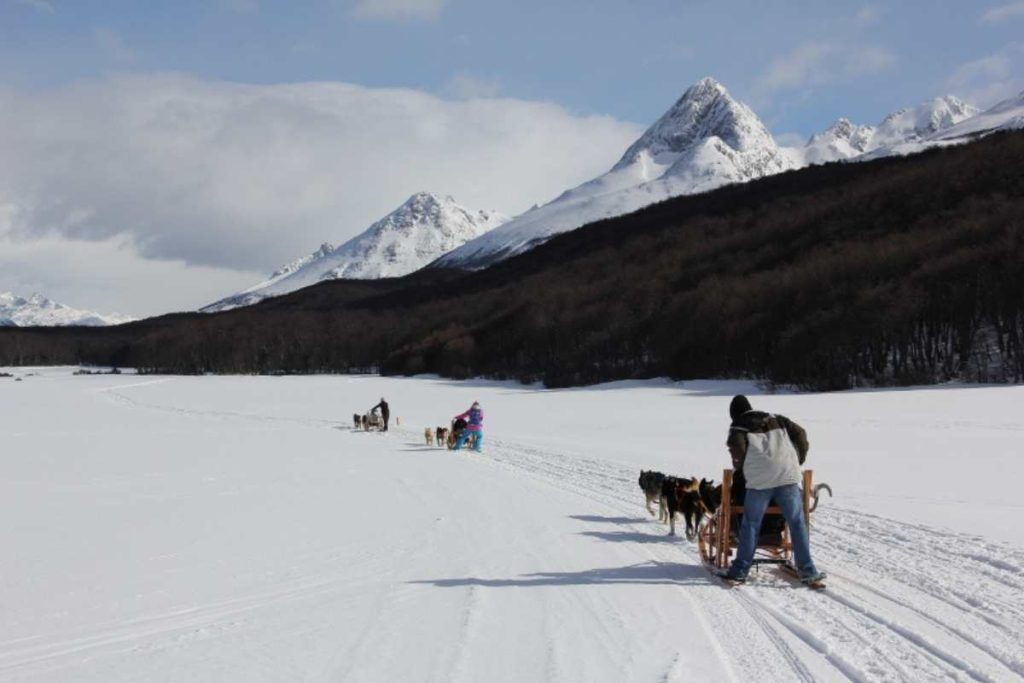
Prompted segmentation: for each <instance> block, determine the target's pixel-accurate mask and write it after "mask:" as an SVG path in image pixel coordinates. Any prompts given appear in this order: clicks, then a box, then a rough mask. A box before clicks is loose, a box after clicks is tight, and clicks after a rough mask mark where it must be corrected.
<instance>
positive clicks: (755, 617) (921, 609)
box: [0, 380, 1024, 683]
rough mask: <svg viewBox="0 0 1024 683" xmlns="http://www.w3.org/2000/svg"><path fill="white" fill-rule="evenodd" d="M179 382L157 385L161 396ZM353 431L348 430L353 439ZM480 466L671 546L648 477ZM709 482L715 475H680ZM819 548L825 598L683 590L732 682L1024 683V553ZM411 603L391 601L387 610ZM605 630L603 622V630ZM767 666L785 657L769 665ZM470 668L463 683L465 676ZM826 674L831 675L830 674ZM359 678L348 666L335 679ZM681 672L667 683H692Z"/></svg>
mask: <svg viewBox="0 0 1024 683" xmlns="http://www.w3.org/2000/svg"><path fill="white" fill-rule="evenodd" d="M160 381H167V380H155V381H154V382H160ZM154 382H143V383H139V384H135V385H120V386H114V387H107V388H104V389H100V390H98V391H99V392H100V393H102V394H103V395H104V396H106V397H109V398H110V399H111V400H113V401H114V402H115V403H118V404H120V405H122V406H124V407H126V408H131V409H145V410H156V411H168V412H174V413H180V414H187V415H196V416H200V415H201V416H214V417H223V418H229V419H238V420H245V421H253V420H256V421H260V422H267V421H270V422H276V423H289V424H302V425H305V426H308V427H310V428H337V427H338V425H339V423H338V422H337V421H330V420H324V419H303V418H288V417H281V416H274V415H259V414H244V413H232V412H227V411H209V410H190V409H186V408H181V407H176V406H165V405H158V404H152V403H144V402H141V401H137V400H135V399H134V398H132V397H129V396H126V395H125V394H124V393H122V391H123V390H125V389H129V388H131V387H135V386H144V385H147V384H152V383H154ZM343 426H344V425H343ZM391 434H392V435H393V436H401V437H408V438H414V439H418V438H419V436H420V434H419V433H417V432H416V431H415V430H410V429H403V428H395V429H392V431H391ZM468 457H469V458H470V460H468V461H467V464H471V466H482V467H492V468H495V469H498V470H503V471H505V472H507V473H509V474H512V475H514V476H526V477H529V478H531V479H533V480H536V481H537V482H538V483H540V484H543V485H545V486H549V487H552V488H555V489H558V490H561V491H565V492H569V493H572V494H575V495H578V496H581V497H583V498H585V499H588V500H590V501H591V502H593V503H596V504H598V505H600V506H601V507H602V508H604V509H606V510H608V511H611V512H613V513H616V514H619V515H622V516H623V520H622V522H621V523H620V524H619V525H618V526H619V527H620V528H621V529H622V530H623V531H624V532H630V533H636V534H644V535H652V536H657V535H663V534H665V533H666V529H665V527H663V526H662V525H660V524H658V523H657V522H656V521H655V520H654V519H653V518H652V519H650V520H645V521H633V519H631V518H637V517H647V514H648V513H647V511H646V510H645V509H644V506H643V496H642V494H641V493H640V491H639V489H638V487H637V484H636V481H635V480H636V476H637V474H638V473H637V472H636V471H634V470H633V469H629V468H626V467H624V466H622V465H620V464H617V463H612V462H607V461H602V460H597V459H593V458H588V457H585V456H581V455H578V454H571V453H565V452H555V451H548V450H544V449H541V448H537V447H532V446H524V445H521V444H516V443H514V442H510V441H505V440H500V439H494V438H489V439H488V443H487V445H486V449H485V454H484V456H483V457H479V456H475V455H472V456H468ZM672 474H677V475H685V476H693V475H697V476H701V475H705V476H706V474H707V473H691V472H686V473H684V472H676V473H672ZM812 547H813V548H814V552H815V557H816V560H817V561H818V563H819V564H820V565H821V566H822V567H823V568H824V569H825V570H826V571H828V572H829V574H830V581H829V587H828V589H826V590H825V591H822V592H818V591H809V590H807V589H805V588H803V587H802V586H799V584H797V583H796V582H795V581H794V580H792V579H790V578H783V577H781V576H772V574H774V573H777V572H773V571H772V570H770V569H769V570H761V571H759V572H757V573H755V574H752V581H750V582H748V583H747V584H746V585H744V586H739V587H735V588H723V587H722V586H721V585H720V583H719V582H718V581H717V580H716V579H713V578H712V577H710V576H708V577H707V580H706V581H700V582H695V581H693V580H692V579H686V578H682V579H680V580H679V582H680V588H679V591H680V594H681V595H680V599H681V600H682V601H684V602H686V603H687V604H688V607H689V608H690V609H689V610H688V611H689V612H690V613H692V614H693V615H694V618H696V619H698V620H699V621H700V622H701V623H702V625H704V627H705V630H706V631H707V634H708V638H709V640H710V642H711V643H712V646H713V647H714V649H715V651H716V654H717V656H718V658H719V659H720V661H721V663H722V666H723V668H724V670H725V671H726V672H727V673H728V675H729V678H730V679H731V680H734V681H735V680H753V679H755V678H756V679H757V680H779V681H792V680H801V681H816V680H851V681H931V680H955V681H980V682H983V683H988V682H993V681H1000V682H1001V681H1024V655H1022V653H1024V551H1022V550H1019V549H1017V548H1013V547H1010V546H1007V545H1004V544H1000V543H995V542H992V541H989V540H987V539H985V538H982V537H979V536H974V535H969V534H958V533H954V532H949V531H943V530H941V529H934V528H930V527H927V526H923V525H919V524H911V523H906V522H899V521H895V520H891V519H886V518H884V517H880V516H877V515H873V514H870V513H868V512H863V511H859V510H852V509H846V508H842V507H840V506H837V505H827V506H826V507H824V508H822V509H819V511H818V512H817V513H815V516H814V518H813V522H812ZM637 548H638V550H637V552H638V554H641V555H643V556H644V558H645V559H646V560H647V561H649V562H656V563H658V564H659V565H663V566H665V567H666V577H668V578H673V571H672V567H677V566H683V567H692V566H700V559H699V557H698V555H697V552H696V547H695V546H694V545H693V544H690V543H688V542H686V541H685V540H683V539H682V538H676V539H667V542H665V543H638V544H637ZM324 590H328V591H329V590H331V586H330V585H329V584H318V585H312V586H307V587H305V588H297V589H296V588H294V587H293V588H292V589H289V590H285V591H282V592H281V593H280V595H260V596H258V597H255V598H253V601H252V603H251V604H249V603H247V602H246V601H240V604H231V605H222V606H213V607H210V608H208V610H209V614H205V615H204V614H191V615H188V616H187V617H184V618H182V616H181V615H170V616H168V617H164V618H161V617H156V618H154V619H153V620H152V621H153V622H154V624H155V625H153V626H152V627H151V628H148V629H144V630H140V629H139V626H140V625H141V624H125V625H122V627H119V628H114V629H111V630H110V631H109V632H105V633H100V634H92V635H90V636H88V637H84V638H81V639H71V640H67V641H63V642H57V643H53V642H51V643H48V644H47V645H45V646H42V647H39V648H32V647H28V648H23V649H20V650H17V651H14V652H8V653H6V654H5V655H4V656H3V657H0V670H6V669H9V668H12V667H15V666H19V665H22V664H25V663H28V662H33V661H38V660H40V659H46V658H50V657H59V656H61V655H63V654H66V653H69V652H77V651H80V650H82V649H89V648H94V647H100V646H103V645H108V644H111V643H117V642H119V641H124V640H135V639H138V638H143V637H145V636H148V635H152V634H153V633H155V632H159V631H163V632H167V631H173V630H184V629H188V628H194V627H197V626H203V625H208V624H210V623H212V622H215V621H217V620H222V619H224V618H226V617H231V616H234V615H235V614H236V613H237V612H244V611H245V610H248V609H255V608H262V607H268V606H273V605H274V604H275V603H276V602H277V601H278V600H285V599H296V598H299V597H308V596H310V595H315V594H316V593H317V592H318V591H324ZM479 597H480V596H478V595H474V594H472V593H471V594H470V595H469V596H468V598H467V605H466V614H465V626H464V632H463V640H467V641H468V640H471V639H472V633H473V630H474V629H473V621H474V614H475V612H476V610H477V609H478V608H479V605H478V602H479ZM396 599H400V596H398V595H397V594H390V595H385V596H381V600H382V601H383V605H382V609H384V610H385V611H386V609H387V607H386V605H388V604H393V603H394V601H395V600H396ZM598 621H599V617H597V618H596V619H595V623H597V622H598ZM375 627H376V625H375V624H368V625H367V626H366V631H365V633H364V638H363V639H361V642H359V643H358V644H357V645H356V646H355V647H354V648H353V650H350V651H349V652H347V653H344V654H342V653H339V659H338V660H337V661H336V662H334V664H335V665H337V664H341V662H353V661H358V657H357V656H356V655H357V654H358V651H359V650H360V649H361V648H363V647H365V646H366V645H367V644H368V643H369V642H371V641H373V640H374V639H373V638H372V637H371V634H372V633H373V631H374V630H375ZM543 628H544V629H545V630H547V631H548V632H550V633H551V634H552V638H551V639H549V641H548V642H549V650H548V652H547V654H546V659H547V671H548V679H549V680H561V679H563V678H565V671H564V668H563V667H562V666H561V664H560V660H561V659H562V657H561V656H560V654H559V650H560V648H561V647H563V645H564V644H562V643H561V642H560V641H559V639H558V638H557V637H556V636H557V627H556V626H554V625H552V624H544V625H543ZM766 652H775V653H776V654H777V657H775V658H766ZM463 664H464V659H463V657H462V656H459V657H457V659H456V661H455V662H454V665H453V667H452V669H451V673H452V674H454V677H453V680H457V679H459V677H460V676H461V675H462V673H461V670H462V668H463ZM823 667H824V668H823ZM332 673H334V674H335V675H337V674H341V677H342V678H347V677H348V676H349V675H351V674H352V673H353V671H352V670H351V669H350V668H349V667H348V666H347V665H342V666H341V667H340V668H334V669H333V672H332ZM680 678H681V672H680V671H679V660H678V658H676V659H675V660H673V661H672V662H671V663H670V664H669V667H668V668H667V670H666V671H665V674H664V678H663V680H666V681H671V680H679V679H680Z"/></svg>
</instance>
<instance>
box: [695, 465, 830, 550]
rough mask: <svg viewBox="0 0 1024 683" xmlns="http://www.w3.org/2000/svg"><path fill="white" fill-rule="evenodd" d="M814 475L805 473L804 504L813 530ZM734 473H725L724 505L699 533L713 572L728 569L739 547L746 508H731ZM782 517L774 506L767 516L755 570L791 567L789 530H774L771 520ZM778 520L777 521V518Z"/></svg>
mask: <svg viewBox="0 0 1024 683" xmlns="http://www.w3.org/2000/svg"><path fill="white" fill-rule="evenodd" d="M813 474H814V473H813V471H812V470H804V481H803V504H804V519H806V520H807V522H808V524H807V528H808V530H809V529H810V526H811V525H810V520H811V491H812V490H813V485H812V484H813V478H814V477H813ZM732 483H733V471H732V470H725V471H724V472H723V473H722V503H721V505H719V507H718V510H717V511H715V513H714V514H713V515H711V517H709V518H707V519H706V520H705V521H704V523H703V524H702V525H701V527H700V528H699V530H698V532H697V545H698V548H699V550H700V556H701V559H702V560H703V561H704V563H705V564H706V565H708V566H709V568H711V569H716V568H717V569H724V568H726V567H728V566H729V562H730V558H731V557H732V553H733V551H734V550H735V549H736V547H737V546H738V545H739V543H738V542H737V538H736V537H737V534H738V532H739V521H740V519H741V516H742V515H743V506H742V505H734V504H732ZM773 515H775V516H781V515H782V510H780V509H779V508H778V507H777V506H775V505H771V506H769V508H768V510H767V511H766V512H765V516H764V523H763V524H762V526H761V535H760V537H759V538H758V542H757V552H756V553H755V554H754V566H757V565H759V564H777V565H782V566H783V567H786V566H790V565H791V563H792V555H793V544H792V542H791V540H790V538H789V528H788V526H786V525H784V524H780V525H779V526H778V527H774V528H773V527H772V524H771V522H770V521H769V520H770V519H771V516H773ZM776 519H777V517H776Z"/></svg>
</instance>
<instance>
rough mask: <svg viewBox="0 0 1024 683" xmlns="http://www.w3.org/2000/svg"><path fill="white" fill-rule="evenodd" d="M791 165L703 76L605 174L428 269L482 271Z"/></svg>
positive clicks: (743, 109) (750, 116) (760, 127)
mask: <svg viewBox="0 0 1024 683" xmlns="http://www.w3.org/2000/svg"><path fill="white" fill-rule="evenodd" d="M796 167H797V164H796V163H795V162H794V161H793V159H792V158H791V157H790V156H789V155H787V154H786V153H784V152H783V151H782V149H780V147H779V146H778V145H777V144H776V142H775V139H774V138H773V137H772V136H771V133H769V132H768V129H767V128H766V127H765V125H764V124H763V123H762V122H761V120H760V119H759V118H758V117H757V114H755V113H754V112H753V110H751V109H750V107H748V106H747V105H745V104H742V103H740V102H737V101H736V100H734V99H733V98H732V97H731V96H730V95H729V92H728V91H727V90H726V89H725V87H724V86H722V85H721V84H720V83H718V82H717V81H715V80H714V79H712V78H705V79H704V80H702V81H700V82H699V83H697V84H695V85H693V86H691V87H690V88H689V89H687V91H686V92H685V93H683V96H682V97H680V98H679V100H678V101H677V102H676V103H675V104H673V105H672V107H671V108H670V109H669V110H668V111H667V112H665V114H664V115H663V116H662V117H661V118H659V119H658V120H657V121H655V122H654V124H653V125H652V126H651V127H650V128H648V129H647V131H646V132H645V133H644V134H643V135H641V136H640V138H639V139H638V140H637V141H636V142H634V143H633V144H632V145H630V147H629V149H627V150H626V152H625V153H624V154H623V155H622V158H621V159H619V161H618V162H617V163H616V164H615V165H614V166H613V167H612V168H611V170H609V171H608V172H607V173H604V174H602V175H600V176H598V177H597V178H594V179H593V180H589V181H587V182H585V183H583V184H582V185H579V186H578V187H575V188H573V189H571V190H568V191H566V192H564V193H562V194H561V195H560V196H559V197H558V198H556V199H555V200H554V201H552V202H550V203H548V204H545V205H544V206H540V207H536V208H533V209H530V210H529V211H527V212H526V213H524V214H521V215H519V216H517V217H515V218H513V219H512V220H511V221H509V222H508V223H506V224H504V225H502V226H501V227H499V228H497V229H496V230H493V231H491V232H490V233H488V234H487V235H484V236H483V237H479V238H477V239H475V240H473V241H471V242H467V243H466V244H464V245H462V246H461V247H459V248H458V249H455V250H454V251H452V252H450V253H448V254H446V255H445V256H443V257H441V258H440V259H439V260H438V261H437V262H436V264H435V265H438V266H445V267H455V268H482V267H485V266H487V265H490V264H491V263H494V262H495V261H500V260H501V259H504V258H508V257H509V256H514V255H516V254H520V253H522V252H524V251H527V250H529V249H531V248H533V247H534V246H536V245H537V244H540V243H542V242H544V241H546V240H547V239H549V238H551V237H552V236H554V235H557V234H559V233H562V232H566V231H567V230H573V229H575V228H578V227H580V226H581V225H585V224H587V223H592V222H594V221H597V220H601V219H604V218H611V217H614V216H621V215H623V214H627V213H631V212H633V211H636V210H637V209H639V208H642V207H644V206H647V205H649V204H653V203H655V202H659V201H662V200H665V199H669V198H671V197H676V196H679V195H685V194H696V193H698V192H706V191H708V190H713V189H714V188H716V187H720V186H722V185H726V184H729V183H736V182H744V181H747V180H753V179H754V178H760V177H762V176H766V175H771V174H774V173H780V172H782V171H786V170H790V169H793V168H796Z"/></svg>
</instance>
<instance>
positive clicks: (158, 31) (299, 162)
mask: <svg viewBox="0 0 1024 683" xmlns="http://www.w3.org/2000/svg"><path fill="white" fill-rule="evenodd" d="M1022 35H1024V0H993V1H991V2H989V1H987V0H983V1H982V2H970V3H968V2H953V1H948V0H933V1H931V2H924V1H921V0H900V1H898V2H897V1H896V0H880V1H878V2H873V1H871V2H809V1H801V2H785V3H784V2H780V1H775V0H764V1H762V2H752V1H749V2H739V1H735V2H730V1H727V0H717V1H713V0H671V1H670V0H635V1H633V2H612V1H610V0H586V1H584V0H564V1H560V2H554V1H550V0H549V1H546V2H541V1H537V0H517V2H514V3H510V2H492V1H480V0H477V1H471V0H314V1H310V2H297V1H296V2H284V1H281V0H206V1H205V2H199V1H197V0H178V1H176V2H141V1H140V2H128V1H127V0H75V1H72V0H0V150H2V152H3V155H4V162H5V163H4V164H2V165H0V291H6V290H10V291H14V292H16V293H19V294H22V295H28V294H30V293H31V292H33V291H39V292H41V293H43V294H45V295H47V296H50V297H52V298H55V299H57V300H60V301H64V302H66V303H69V304H71V305H75V306H78V307H86V308H92V309H95V310H101V311H102V310H120V311H122V312H125V313H131V314H136V315H142V314H153V313H159V312H163V311H167V310H180V309H189V308H195V307H198V306H200V305H203V304H205V303H209V302H210V301H213V300H215V299H219V298H221V297H222V296H224V295H226V294H229V293H231V292H233V291H237V290H238V289H241V288H244V287H247V286H249V285H252V284H254V283H256V282H258V281H259V280H261V279H263V277H265V275H266V274H267V273H269V272H270V271H271V270H273V269H274V268H276V267H278V266H280V265H282V264H283V263H287V262H289V261H291V260H293V259H295V258H297V257H299V256H302V255H304V254H308V253H310V252H312V251H313V250H315V249H316V248H317V247H318V246H319V245H320V243H321V242H324V241H331V242H333V243H335V244H338V243H340V242H342V241H344V240H346V239H348V238H350V237H352V236H354V235H356V234H358V233H359V232H361V231H362V230H364V229H365V228H366V227H367V226H368V225H369V224H370V223H371V222H373V221H374V220H376V219H378V218H380V217H381V216H383V215H384V214H386V213H388V212H389V211H391V210H392V209H394V208H395V207H397V206H398V205H399V204H401V203H402V202H403V201H404V200H405V199H406V198H407V197H408V196H409V195H410V194H412V193H414V192H417V191H432V192H437V193H439V194H450V195H452V196H453V197H455V199H456V200H457V201H460V202H461V203H463V204H465V205H466V206H468V207H470V208H490V209H497V210H499V211H503V212H505V213H508V214H516V213H519V212H521V211H523V210H525V209H527V208H528V207H529V206H531V205H532V204H534V203H543V202H545V201H548V200H550V199H552V198H553V197H555V196H556V195H558V194H559V193H561V192H562V191H563V190H565V189H567V188H570V187H573V186H575V185H576V184H578V183H580V182H583V181H585V180H587V179H589V178H592V177H594V176H595V175H597V174H599V173H602V172H603V171H606V170H607V169H608V168H609V167H610V166H611V165H612V164H613V163H614V162H615V161H616V160H617V159H618V157H619V156H620V155H621V153H622V152H623V151H624V150H625V148H626V147H628V145H629V144H630V142H632V141H633V140H634V139H635V138H636V137H637V136H638V135H639V134H640V133H641V132H642V130H643V128H644V127H646V126H647V125H648V124H650V123H651V122H652V121H654V120H655V119H656V118H657V117H658V116H659V115H661V114H662V113H663V112H664V111H665V110H666V109H667V108H668V107H669V106H670V105H671V104H672V103H673V101H675V100H676V99H677V98H678V97H679V95H680V94H681V93H682V92H683V91H684V90H685V89H686V87H687V86H689V85H690V84H692V83H693V82H695V81H697V80H698V79H700V78H702V77H704V76H713V77H715V78H717V79H718V80H719V81H721V82H722V83H723V84H725V85H726V86H727V87H728V88H729V89H730V91H731V92H732V93H733V95H734V96H736V97H737V98H739V99H741V100H743V101H745V102H746V103H748V104H750V105H751V106H752V107H753V108H754V110H755V111H756V112H757V113H758V114H759V115H760V116H761V118H762V119H763V120H764V121H765V123H766V124H767V125H768V127H769V128H770V129H771V130H772V132H773V133H775V134H776V136H777V138H779V139H780V141H782V142H784V143H786V144H793V143H794V142H798V141H799V140H800V139H802V138H805V137H806V136H807V135H809V134H811V133H814V132H817V131H820V130H822V129H824V128H826V127H827V126H828V125H830V124H831V123H832V122H833V121H834V120H835V119H836V118H838V117H840V116H846V117H848V118H850V119H851V120H853V121H854V122H856V123H866V124H873V123H877V122H878V121H879V120H880V119H882V118H883V117H884V116H885V115H887V114H889V113H891V112H893V111H894V110H897V109H899V108H901V107H905V106H911V105H914V104H917V103H919V102H922V101H924V100H926V99H929V98H931V97H935V96H938V95H941V94H946V93H952V94H955V95H959V96H961V97H964V98H965V99H967V100H968V101H972V102H974V103H975V104H978V105H981V106H986V105H990V104H992V103H994V102H995V101H997V100H999V99H1002V98H1004V97H1008V96H1011V95H1015V94H1017V93H1019V92H1021V91H1022V90H1024V38H1021V37H1020V36H1022Z"/></svg>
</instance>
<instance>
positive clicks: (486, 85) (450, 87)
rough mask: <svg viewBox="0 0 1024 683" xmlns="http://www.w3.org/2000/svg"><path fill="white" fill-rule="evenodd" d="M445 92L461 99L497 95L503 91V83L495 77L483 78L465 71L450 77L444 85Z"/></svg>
mask: <svg viewBox="0 0 1024 683" xmlns="http://www.w3.org/2000/svg"><path fill="white" fill-rule="evenodd" d="M444 92H445V94H447V95H450V96H452V97H455V98H456V99H461V100H471V99H476V98H480V97H497V96H498V93H500V92H501V83H500V82H499V81H497V80H495V79H491V78H483V77H481V76H475V75H473V74H471V73H467V72H465V71H463V72H460V73H457V74H455V75H454V76H452V77H451V78H450V79H448V82H447V83H446V84H445V86H444Z"/></svg>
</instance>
